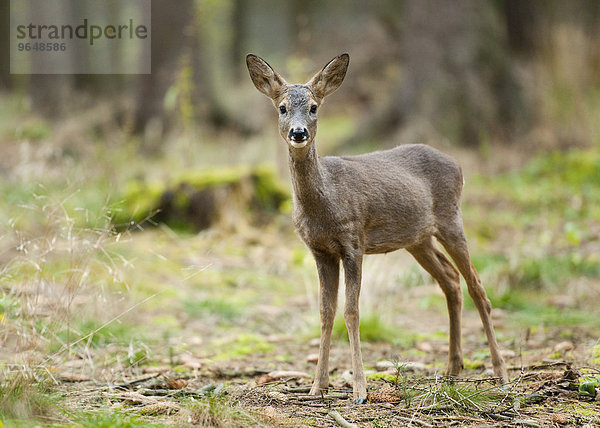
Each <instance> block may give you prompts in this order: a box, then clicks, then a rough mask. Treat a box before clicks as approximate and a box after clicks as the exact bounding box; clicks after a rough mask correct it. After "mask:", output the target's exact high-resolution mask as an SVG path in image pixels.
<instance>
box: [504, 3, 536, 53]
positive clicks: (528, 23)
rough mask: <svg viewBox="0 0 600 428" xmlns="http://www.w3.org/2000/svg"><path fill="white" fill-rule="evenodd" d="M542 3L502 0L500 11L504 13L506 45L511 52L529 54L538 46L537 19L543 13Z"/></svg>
mask: <svg viewBox="0 0 600 428" xmlns="http://www.w3.org/2000/svg"><path fill="white" fill-rule="evenodd" d="M541 6H543V3H541V2H537V1H522V0H502V1H501V3H500V7H501V12H502V14H503V15H504V16H503V17H504V23H505V25H506V35H507V39H508V47H509V48H510V49H511V51H512V52H514V53H517V54H521V55H530V54H531V53H532V52H533V51H534V50H535V49H536V48H537V46H538V38H539V37H540V36H541V34H540V28H539V21H540V18H541V15H542V13H543V7H541Z"/></svg>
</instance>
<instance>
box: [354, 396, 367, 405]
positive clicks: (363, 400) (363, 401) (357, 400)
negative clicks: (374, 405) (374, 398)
mask: <svg viewBox="0 0 600 428" xmlns="http://www.w3.org/2000/svg"><path fill="white" fill-rule="evenodd" d="M366 403H367V397H361V398H355V399H354V404H366Z"/></svg>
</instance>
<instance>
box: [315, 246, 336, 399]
mask: <svg viewBox="0 0 600 428" xmlns="http://www.w3.org/2000/svg"><path fill="white" fill-rule="evenodd" d="M315 260H316V262H317V270H318V272H319V283H320V287H319V306H320V313H321V344H320V346H319V360H318V362H317V372H316V375H315V381H314V383H313V385H312V388H311V389H310V395H318V394H320V393H321V392H322V391H323V390H325V389H327V387H328V386H329V347H330V345H331V329H332V327H333V320H334V318H335V311H336V308H337V296H338V287H339V277H340V261H339V259H338V258H337V257H335V256H332V255H328V254H327V255H323V254H315Z"/></svg>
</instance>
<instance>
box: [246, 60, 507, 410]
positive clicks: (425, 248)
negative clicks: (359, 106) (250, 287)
mask: <svg viewBox="0 0 600 428" xmlns="http://www.w3.org/2000/svg"><path fill="white" fill-rule="evenodd" d="M349 60H350V57H349V55H348V54H347V53H344V54H342V55H340V56H338V57H335V58H334V59H332V60H331V61H330V62H329V63H328V64H327V65H326V66H325V67H324V68H323V69H322V70H321V71H319V72H318V73H317V74H315V75H314V76H313V78H312V79H310V81H309V82H308V83H306V84H304V85H301V84H295V85H290V84H288V83H287V82H286V81H285V80H284V79H283V78H282V77H281V76H280V75H279V74H278V73H277V72H275V71H274V70H273V68H271V66H270V65H269V64H267V62H265V61H264V60H263V59H261V58H259V57H257V56H256V55H253V54H249V55H248V56H247V57H246V64H247V66H248V70H249V72H250V77H251V79H252V82H253V83H254V85H255V86H256V88H257V89H258V90H259V91H260V92H262V93H263V94H265V95H266V96H268V97H269V98H271V100H272V101H273V104H274V105H275V108H277V110H278V111H279V132H280V133H281V136H282V137H283V139H284V140H285V141H286V143H287V145H288V150H289V166H290V172H291V179H292V186H293V201H294V211H293V221H294V225H295V227H296V229H297V232H298V234H299V235H300V237H301V238H302V240H303V241H304V242H305V243H306V245H307V246H308V248H309V249H310V250H311V252H312V254H313V255H314V258H315V261H316V264H317V270H318V274H319V281H320V289H319V300H320V314H321V343H320V348H319V360H318V363H317V370H316V376H315V380H314V383H313V385H312V389H311V391H310V393H311V394H313V395H315V394H319V393H321V392H322V390H324V389H326V388H327V387H328V385H329V373H328V364H329V362H328V360H329V346H330V342H331V329H332V325H333V319H334V316H335V311H336V306H337V294H338V283H339V270H340V267H339V264H340V260H341V261H342V265H343V267H344V276H345V282H346V305H345V308H344V320H345V323H346V328H347V329H348V337H349V340H350V350H351V355H352V369H353V395H354V401H355V402H357V403H364V402H365V400H366V397H367V389H366V387H367V383H366V379H365V374H364V371H363V364H362V356H361V351H360V339H359V313H358V298H359V294H360V287H361V266H362V259H363V255H365V254H380V253H387V252H390V251H394V250H398V249H400V248H405V249H406V250H407V251H408V252H409V253H410V254H412V255H413V256H414V258H415V259H416V260H417V262H419V263H420V264H421V266H423V268H424V269H425V270H426V271H427V272H429V273H430V274H431V276H432V277H433V278H435V280H436V281H437V282H438V283H439V285H440V287H441V288H442V290H443V292H444V294H445V296H446V303H447V306H448V312H449V318H450V339H449V340H450V350H449V360H448V368H447V374H448V375H458V374H459V372H460V370H461V369H462V368H463V357H462V349H461V315H462V293H461V286H460V277H459V272H460V273H461V274H462V276H463V277H464V278H465V280H466V283H467V286H468V290H469V294H470V296H471V297H472V298H473V300H474V302H475V306H476V307H477V310H478V311H479V315H480V317H481V321H482V323H483V328H484V330H485V333H486V335H487V340H488V343H489V347H490V354H491V358H492V363H493V366H494V374H495V376H497V377H499V378H500V379H501V380H502V381H503V382H507V381H508V376H507V371H506V366H505V364H504V360H503V359H502V356H501V355H500V352H499V347H498V344H497V342H496V337H495V334H494V329H493V326H492V321H491V317H490V312H491V304H490V301H489V300H488V298H487V296H486V293H485V290H484V288H483V287H482V286H481V281H480V279H479V276H478V274H477V271H476V270H475V268H474V267H473V265H472V263H471V260H470V256H469V249H468V247H467V239H466V237H465V233H464V230H463V223H462V213H461V209H460V197H461V191H462V186H463V176H462V171H461V168H460V166H459V165H458V164H457V163H456V162H455V161H454V160H453V159H452V158H450V157H449V156H447V155H445V154H443V153H441V152H439V151H437V150H435V149H433V148H431V147H428V146H425V145H404V146H399V147H396V148H394V149H391V150H386V151H380V152H374V153H367V154H363V155H359V156H341V157H337V156H327V157H323V158H320V157H319V156H318V155H317V149H316V146H315V134H316V131H317V110H318V108H319V106H320V105H321V103H322V102H323V99H324V98H325V97H326V96H328V95H330V94H331V93H333V92H334V91H335V90H336V89H337V88H338V87H339V86H340V85H341V83H342V81H343V80H344V76H345V75H346V70H347V68H348V63H349ZM434 237H435V238H436V239H437V240H438V241H439V242H440V243H441V244H442V245H443V246H444V248H445V249H446V251H447V252H448V254H449V255H450V257H451V258H452V259H453V260H454V262H455V263H456V266H457V267H458V271H457V269H456V268H455V267H454V265H453V264H452V262H451V261H450V260H449V259H448V257H446V256H445V255H444V253H443V252H441V251H440V250H439V249H438V248H436V245H435V242H434V239H433V238H434Z"/></svg>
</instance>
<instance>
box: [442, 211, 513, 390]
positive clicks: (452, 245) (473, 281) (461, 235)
mask: <svg viewBox="0 0 600 428" xmlns="http://www.w3.org/2000/svg"><path fill="white" fill-rule="evenodd" d="M438 239H439V240H440V242H441V243H442V245H443V246H444V248H445V249H446V251H448V254H450V257H452V259H453V260H454V262H455V263H456V266H457V267H458V270H459V271H460V273H461V274H462V276H463V277H464V278H465V281H466V282H467V287H468V290H469V295H470V296H471V298H472V299H473V302H474V303H475V307H476V308H477V311H478V312H479V317H480V318H481V322H482V324H483V329H484V331H485V334H486V336H487V340H488V344H489V347H490V355H491V357H492V365H493V367H494V375H495V376H497V377H499V378H500V379H501V380H502V382H504V383H506V382H508V373H507V371H506V365H505V364H504V359H503V358H502V356H501V355H500V347H499V346H498V342H497V340H496V334H495V333H494V327H493V325H492V317H491V312H492V304H491V302H490V300H489V299H488V297H487V294H486V292H485V289H484V288H483V286H482V285H481V280H480V279H479V275H478V274H477V271H476V270H475V267H474V266H473V263H471V257H470V256H469V247H468V246H467V238H466V236H465V232H464V230H463V225H462V217H461V215H460V213H459V215H458V217H457V219H456V220H455V221H454V222H453V223H452V224H451V225H450V227H447V228H445V229H442V230H440V232H439V236H438Z"/></svg>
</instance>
